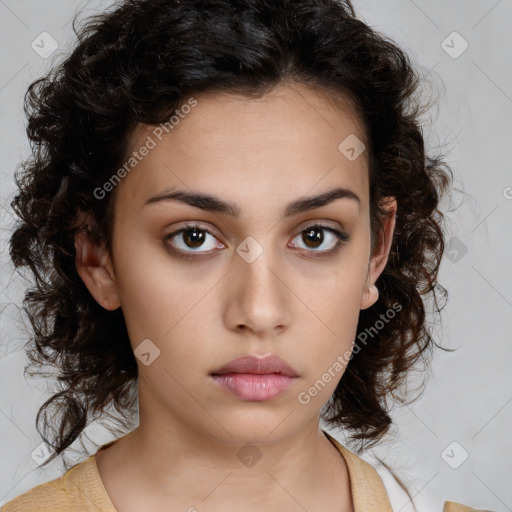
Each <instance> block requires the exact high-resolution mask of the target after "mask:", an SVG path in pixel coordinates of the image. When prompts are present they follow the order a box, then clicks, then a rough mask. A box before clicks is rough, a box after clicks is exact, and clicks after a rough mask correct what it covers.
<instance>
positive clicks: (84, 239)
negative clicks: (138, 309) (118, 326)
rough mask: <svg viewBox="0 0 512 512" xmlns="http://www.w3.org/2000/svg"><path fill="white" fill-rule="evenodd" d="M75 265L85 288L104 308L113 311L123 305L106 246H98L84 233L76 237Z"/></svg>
mask: <svg viewBox="0 0 512 512" xmlns="http://www.w3.org/2000/svg"><path fill="white" fill-rule="evenodd" d="M75 250H76V258H75V264H76V268H77V272H78V274H79V275H80V277H81V278H82V281H83V282H84V284H85V286H87V289H88V290H89V292H90V293H91V295H92V296H93V297H94V298H95V299H96V302H97V303H98V304H99V305H100V306H102V307H103V308H105V309H107V310H109V311H113V310H115V309H117V308H118V307H119V306H120V305H121V303H120V301H119V296H118V293H117V286H116V282H115V276H114V272H113V269H112V264H111V260H110V256H109V254H108V252H107V251H106V249H105V246H104V244H101V245H99V244H97V243H95V242H93V241H91V240H90V239H89V237H88V236H87V235H86V234H85V233H84V232H82V231H81V232H79V233H77V234H76V235H75Z"/></svg>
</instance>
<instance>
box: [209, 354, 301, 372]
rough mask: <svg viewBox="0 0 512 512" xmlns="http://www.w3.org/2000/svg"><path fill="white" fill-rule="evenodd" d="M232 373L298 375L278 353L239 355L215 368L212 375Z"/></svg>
mask: <svg viewBox="0 0 512 512" xmlns="http://www.w3.org/2000/svg"><path fill="white" fill-rule="evenodd" d="M232 373H244V374H253V375H268V374H280V375H284V376H287V377H298V374H297V372H296V371H295V370H294V369H293V368H292V367H291V366H290V365H289V364H288V363H287V362H286V361H284V360H283V359H281V358H280V357H279V356H276V355H270V356H264V357H258V356H252V355H248V356H242V357H237V358H236V359H233V360H232V361H230V362H229V363H227V364H225V365H224V366H222V367H221V368H219V369H217V370H214V371H213V372H211V374H210V375H214V376H215V375H227V374H232Z"/></svg>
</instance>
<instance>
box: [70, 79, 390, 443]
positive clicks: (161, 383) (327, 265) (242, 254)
mask: <svg viewBox="0 0 512 512" xmlns="http://www.w3.org/2000/svg"><path fill="white" fill-rule="evenodd" d="M194 98H195V101H196V102H197V103H196V104H195V106H193V108H190V109H186V111H187V114H186V115H183V116H182V117H180V118H179V122H178V123H177V124H176V120H175V124H174V125H173V126H174V127H173V128H172V130H168V133H167V132H166V131H165V130H161V129H160V130H158V129H157V130H155V126H140V127H139V129H138V130H137V131H136V133H135V134H134V136H133V138H132V150H133V151H138V153H139V155H142V154H143V153H145V156H143V157H141V159H140V161H138V163H137V165H136V166H134V167H133V168H132V170H131V171H130V172H129V173H128V174H127V175H126V176H125V177H124V178H123V179H122V181H121V182H120V183H119V184H118V185H117V189H116V191H115V193H116V198H115V222H114V235H113V244H112V254H106V253H105V252H102V251H103V249H102V248H101V247H100V248H98V247H93V246H92V245H88V242H87V241H79V242H78V243H77V248H78V247H81V252H80V254H82V255H85V256H84V258H82V259H81V258H80V255H79V254H78V250H77V255H78V256H77V266H78V268H79V272H80V274H81V276H82V278H83V279H84V282H85V283H86V285H87V286H88V288H89V290H90V291H91V293H92V294H93V295H94V297H95V298H96V300H97V301H98V302H99V303H100V304H101V305H102V306H103V307H105V308H106V309H110V310H112V309H116V308H117V307H119V306H120V307H121V308H122V311H123V314H124V317H125V320H126V324H127V329H128V333H129V336H130V340H131V344H132V347H133V349H134V350H135V353H136V355H137V364H138V366H139V373H140V380H139V407H140V425H141V426H143V425H153V426H154V427H155V428H156V425H165V426H166V428H167V427H169V426H171V428H174V429H181V430H182V431H189V432H190V431H192V432H195V433H197V434H201V435H205V436H208V437H209V438H213V439H216V440H218V441H220V442H223V443H245V442H248V441H251V442H253V443H255V444H256V443H261V444H271V443H273V442H277V441H278V440H279V439H280V438H283V437H286V436H287V435H290V434H291V433H294V432H296V431H298V430H300V429H301V428H304V426H305V425H307V424H311V422H312V421H317V420H318V413H319V411H320V409H321V408H322V407H323V405H324V404H325V403H326V402H327V400H328V399H329V397H330V396H331V394H332V393H333V391H334V389H335V387H336V385H337V383H338V381H339V380H340V378H341V377H342V375H343V372H344V370H345V368H346V365H347V364H348V354H349V353H350V350H351V348H352V344H353V340H354V338H355V335H356V327H357V322H358V316H359V311H360V309H364V308H366V307H369V306H370V305H371V304H372V303H373V302H374V301H375V299H376V297H372V295H371V294H368V293H367V290H366V288H365V285H367V284H371V283H374V282H375V280H376V279H377V277H378V275H379V274H380V272H381V271H382V270H383V268H384V266H385V263H386V258H387V253H388V250H389V244H388V245H386V244H385V243H383V244H381V246H379V247H377V249H376V252H375V253H374V254H373V255H372V254H371V253H370V250H371V247H370V216H369V182H368V161H367V152H363V153H362V154H361V155H360V156H359V157H357V158H355V159H354V158H353V156H354V155H353V154H352V153H351V152H350V151H349V152H348V153H347V151H346V148H345V146H344V145H342V149H344V150H345V152H343V151H342V150H340V149H339V146H340V143H342V142H343V141H345V139H347V137H349V136H350V137H351V139H348V140H349V141H352V145H354V142H353V141H354V140H357V139H359V140H360V141H363V140H364V138H365V137H364V133H363V131H362V128H361V127H360V125H359V123H358V121H357V119H356V118H355V116H354V114H353V113H352V111H351V110H350V108H349V106H348V104H347V106H346V107H345V108H342V107H341V106H335V105H333V104H332V103H331V102H329V100H328V99H327V97H326V96H324V95H323V94H322V93H321V92H318V91H314V90H312V89H309V88H307V87H305V86H302V85H293V86H292V85H286V86H282V87H280V88H278V89H275V90H274V91H273V92H272V93H270V94H268V95H266V96H265V97H263V98H261V99H258V100H253V99H247V98H243V97H238V96H234V95H225V94H222V95H221V94H217V95H197V96H195V97H194ZM354 137H357V139H355V138H354ZM345 144H347V143H345ZM143 146H146V147H147V148H150V149H149V150H147V151H145V150H142V149H141V148H142V147H143ZM357 149H358V148H357V147H356V151H357ZM347 154H348V155H350V156H352V158H348V157H347V156H346V155H347ZM178 191H179V192H181V193H182V194H201V195H204V196H209V197H211V198H215V201H213V200H211V199H210V200H205V199H204V198H203V200H200V201H198V200H197V197H196V200H194V199H193V197H192V196H189V199H186V201H185V199H184V196H183V195H182V196H174V198H167V199H163V198H162V197H163V196H165V195H170V194H175V193H177V192H178ZM331 192H332V195H331V196H329V194H330V193H331ZM314 196H324V197H325V198H327V199H326V200H325V201H323V202H322V201H317V202H309V203H308V202H304V199H306V198H311V197H314ZM179 197H181V198H182V199H183V200H179ZM190 197H192V199H190ZM158 198H160V199H158ZM298 201H300V203H297V202H298ZM226 205H229V206H226ZM393 222H394V216H393V215H391V216H390V220H389V222H387V223H386V224H385V228H386V230H387V233H388V236H389V234H390V233H391V231H392V229H393ZM87 255H88V256H87ZM369 269H370V271H369ZM249 354H251V355H257V356H260V355H266V354H274V355H277V356H279V357H281V358H282V359H283V360H284V361H286V362H287V363H288V364H289V365H290V366H291V367H292V368H293V369H294V370H295V372H296V375H297V376H296V377H295V378H294V379H293V380H291V381H289V382H288V384H287V387H286V388H285V390H284V391H281V392H280V393H279V394H277V395H276V396H274V397H272V398H269V399H264V400H258V399H247V398H242V397H240V396H238V395H236V394H234V393H233V392H231V391H229V390H226V389H225V388H223V387H221V386H219V385H218V382H217V381H216V380H215V379H214V378H213V377H212V376H211V373H212V372H214V371H215V370H216V369H219V368H220V367H221V366H223V365H225V364H226V363H228V362H229V361H231V360H233V359H235V358H238V357H240V356H244V355H249ZM355 357H357V356H355ZM326 374H328V375H327V376H326ZM319 379H320V381H321V383H320V384H318V385H317V386H316V387H315V389H314V390H313V391H312V386H313V385H314V384H315V382H317V383H318V381H319Z"/></svg>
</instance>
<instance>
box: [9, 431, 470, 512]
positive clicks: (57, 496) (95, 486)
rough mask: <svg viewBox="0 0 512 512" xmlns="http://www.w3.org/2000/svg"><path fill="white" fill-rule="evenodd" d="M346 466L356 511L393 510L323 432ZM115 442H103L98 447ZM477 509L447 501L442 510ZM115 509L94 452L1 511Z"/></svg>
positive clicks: (362, 469)
mask: <svg viewBox="0 0 512 512" xmlns="http://www.w3.org/2000/svg"><path fill="white" fill-rule="evenodd" d="M324 432H325V431H324ZM325 434H326V436H327V438H328V439H329V440H330V441H331V442H332V443H333V444H334V446H335V447H336V448H337V449H338V450H339V452H340V453H341V455H342V456H343V458H344V459H345V462H346V464H347V467H348V472H349V477H350V488H351V492H352V500H353V502H354V510H355V512H393V509H392V508H391V504H390V502H389V499H388V495H387V493H386V489H385V487H384V484H383V483H382V480H381V478H380V476H379V474H378V473H377V471H376V470H375V469H374V468H373V466H371V465H370V464H368V463H367V462H366V461H364V460H363V459H361V458H360V457H358V456H357V455H355V454H354V453H352V452H351V451H350V450H348V448H345V447H344V446H343V445H341V444H340V443H339V442H338V441H337V440H336V439H334V437H332V436H331V435H329V434H328V433H327V432H325ZM115 442H116V441H115V440H114V441H111V442H110V443H107V444H104V445H102V446H101V447H100V448H99V449H98V451H99V450H102V449H103V448H106V447H107V446H110V445H111V444H112V443H115ZM476 510H477V509H474V508H470V507H466V506H465V505H459V504H457V503H452V502H448V501H446V502H445V503H444V508H443V512H470V511H476ZM32 511H34V512H36V511H37V512H70V511H73V512H118V511H117V510H116V508H115V507H114V505H113V503H112V501H111V500H110V497H109V495H108V494H107V491H106V490H105V487H104V486H103V482H102V480H101V478H100V474H99V472H98V467H97V466H96V454H94V455H91V456H90V457H88V458H87V459H85V460H84V461H83V462H80V463H79V464H76V465H75V466H73V467H72V468H70V469H69V470H68V471H66V473H64V475H62V476H61V477H59V478H56V479H55V480H52V481H50V482H46V483H44V484H41V485H38V486H36V487H34V488H32V489H30V490H29V491H27V492H25V493H24V494H21V495H20V496H18V497H16V498H14V499H12V500H11V501H9V502H8V503H7V504H5V505H4V506H3V507H2V508H1V509H0V512H32Z"/></svg>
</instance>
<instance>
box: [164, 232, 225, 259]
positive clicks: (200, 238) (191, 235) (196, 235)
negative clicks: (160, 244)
mask: <svg viewBox="0 0 512 512" xmlns="http://www.w3.org/2000/svg"><path fill="white" fill-rule="evenodd" d="M165 240H166V242H167V245H168V246H170V248H171V249H172V250H173V251H175V252H177V253H179V254H183V255H184V256H185V257H188V256H189V255H192V254H193V253H195V252H197V253H203V252H209V251H211V250H212V249H216V248H219V249H220V248H223V247H224V245H223V244H222V243H221V242H219V241H218V240H217V238H216V237H215V236H214V235H213V234H212V233H211V232H210V231H208V230H207V229H205V228H202V227H200V226H196V225H189V226H185V227H184V228H182V229H180V230H179V231H175V232H174V233H171V234H170V235H168V236H166V237H165ZM194 249H200V250H194Z"/></svg>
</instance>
